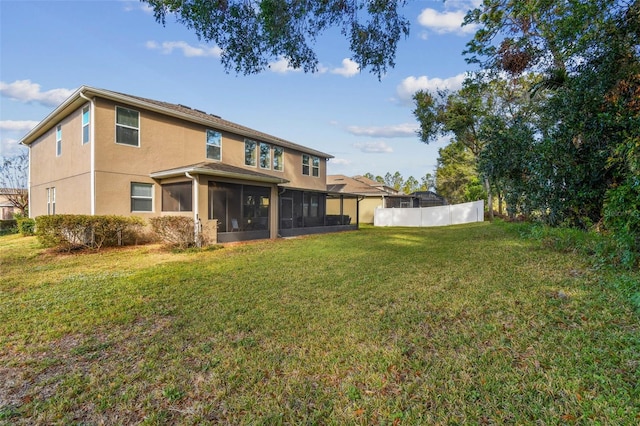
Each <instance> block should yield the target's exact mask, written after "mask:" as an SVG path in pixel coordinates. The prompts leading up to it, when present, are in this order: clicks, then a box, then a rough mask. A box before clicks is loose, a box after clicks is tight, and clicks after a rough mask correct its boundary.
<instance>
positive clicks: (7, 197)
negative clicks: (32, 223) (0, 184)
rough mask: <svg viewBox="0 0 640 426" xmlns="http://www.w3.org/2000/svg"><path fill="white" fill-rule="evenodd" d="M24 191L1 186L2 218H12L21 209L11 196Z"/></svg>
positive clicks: (0, 203) (0, 208) (0, 210)
mask: <svg viewBox="0 0 640 426" xmlns="http://www.w3.org/2000/svg"><path fill="white" fill-rule="evenodd" d="M23 191H24V189H14V188H0V220H11V219H13V216H14V215H15V214H16V213H18V212H19V211H20V209H18V208H17V207H15V206H14V204H13V203H12V202H11V197H12V196H13V197H15V196H16V195H17V194H20V193H21V192H23ZM14 200H15V198H14Z"/></svg>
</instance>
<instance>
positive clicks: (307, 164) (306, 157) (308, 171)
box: [302, 154, 311, 176]
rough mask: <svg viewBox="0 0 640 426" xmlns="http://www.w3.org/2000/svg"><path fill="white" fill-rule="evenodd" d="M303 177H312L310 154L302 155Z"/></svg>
mask: <svg viewBox="0 0 640 426" xmlns="http://www.w3.org/2000/svg"><path fill="white" fill-rule="evenodd" d="M305 160H306V161H305ZM305 167H306V168H307V172H306V173H305ZM302 175H303V176H311V156H310V155H308V154H302Z"/></svg>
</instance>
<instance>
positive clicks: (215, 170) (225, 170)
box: [151, 162, 289, 183]
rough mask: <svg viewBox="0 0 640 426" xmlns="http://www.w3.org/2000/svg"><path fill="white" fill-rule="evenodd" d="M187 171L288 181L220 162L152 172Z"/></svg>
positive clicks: (164, 175) (177, 173)
mask: <svg viewBox="0 0 640 426" xmlns="http://www.w3.org/2000/svg"><path fill="white" fill-rule="evenodd" d="M185 173H192V174H204V175H211V176H228V177H234V178H238V179H244V180H254V181H262V182H270V183H287V182H289V181H288V180H287V179H284V178H283V177H278V176H273V175H268V174H266V173H261V172H258V171H255V170H248V169H243V168H240V167H236V166H230V165H229V164H225V163H219V162H202V163H197V164H192V165H189V166H184V167H178V168H175V169H168V170H160V171H157V172H153V173H151V177H152V178H167V177H173V176H180V175H184V174H185Z"/></svg>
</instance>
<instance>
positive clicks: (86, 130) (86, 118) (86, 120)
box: [82, 106, 91, 145]
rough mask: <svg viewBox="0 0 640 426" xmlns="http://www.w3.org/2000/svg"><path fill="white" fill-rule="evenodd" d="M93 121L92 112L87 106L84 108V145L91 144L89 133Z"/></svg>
mask: <svg viewBox="0 0 640 426" xmlns="http://www.w3.org/2000/svg"><path fill="white" fill-rule="evenodd" d="M90 121H91V112H90V110H89V107H88V106H86V107H84V108H82V144H83V145H84V144H85V143H88V142H89V138H90V137H91V136H90V133H89V123H90Z"/></svg>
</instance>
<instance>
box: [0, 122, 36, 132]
mask: <svg viewBox="0 0 640 426" xmlns="http://www.w3.org/2000/svg"><path fill="white" fill-rule="evenodd" d="M38 123H39V122H38V121H31V120H24V121H16V120H2V121H0V130H8V131H10V132H28V131H29V130H31V129H33V128H34V127H36V125H37V124H38Z"/></svg>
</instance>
